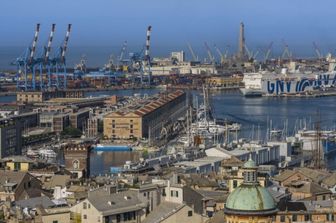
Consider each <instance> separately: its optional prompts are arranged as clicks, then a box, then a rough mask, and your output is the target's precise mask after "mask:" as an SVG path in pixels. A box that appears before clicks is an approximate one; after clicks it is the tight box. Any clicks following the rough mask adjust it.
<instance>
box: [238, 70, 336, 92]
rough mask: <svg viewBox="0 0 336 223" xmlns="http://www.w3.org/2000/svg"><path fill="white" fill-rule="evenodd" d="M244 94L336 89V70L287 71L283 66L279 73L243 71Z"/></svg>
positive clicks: (242, 90)
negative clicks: (323, 71)
mask: <svg viewBox="0 0 336 223" xmlns="http://www.w3.org/2000/svg"><path fill="white" fill-rule="evenodd" d="M243 82H244V85H245V86H244V88H241V89H240V91H241V93H242V94H243V95H244V96H247V97H249V96H281V95H296V94H302V93H307V92H313V91H326V90H329V89H334V90H336V88H335V86H336V72H335V71H332V72H325V73H322V72H311V71H310V72H299V71H294V72H288V71H287V69H286V68H283V69H282V70H281V72H280V73H277V72H269V71H260V72H256V73H245V74H244V78H243Z"/></svg>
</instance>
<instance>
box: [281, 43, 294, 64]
mask: <svg viewBox="0 0 336 223" xmlns="http://www.w3.org/2000/svg"><path fill="white" fill-rule="evenodd" d="M282 42H283V44H284V51H283V52H282V55H281V58H282V59H285V58H287V59H291V58H292V53H291V52H290V51H289V47H288V44H287V43H286V42H285V41H284V40H282Z"/></svg>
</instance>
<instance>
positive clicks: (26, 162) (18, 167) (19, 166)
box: [2, 156, 34, 171]
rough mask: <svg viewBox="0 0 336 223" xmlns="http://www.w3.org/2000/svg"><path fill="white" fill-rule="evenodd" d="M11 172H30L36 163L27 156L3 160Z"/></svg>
mask: <svg viewBox="0 0 336 223" xmlns="http://www.w3.org/2000/svg"><path fill="white" fill-rule="evenodd" d="M2 160H3V161H4V163H5V166H6V167H7V168H8V169H9V170H15V171H29V170H31V168H32V166H33V164H34V161H33V160H32V159H29V158H28V157H25V156H10V157H6V158H4V159H2Z"/></svg>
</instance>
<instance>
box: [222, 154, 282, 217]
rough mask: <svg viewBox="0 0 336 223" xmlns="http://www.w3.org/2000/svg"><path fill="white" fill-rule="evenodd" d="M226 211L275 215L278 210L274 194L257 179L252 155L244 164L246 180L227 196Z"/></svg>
mask: <svg viewBox="0 0 336 223" xmlns="http://www.w3.org/2000/svg"><path fill="white" fill-rule="evenodd" d="M224 212H225V213H226V214H239V215H273V214H275V213H276V212H277V208H276V204H275V202H274V199H273V197H272V195H271V194H270V192H269V191H268V190H267V189H265V188H264V187H262V186H261V185H260V184H259V182H258V180H257V165H256V163H255V162H254V161H253V160H252V158H251V155H250V159H249V160H248V161H247V162H246V163H245V164H244V181H243V183H242V184H241V185H240V186H239V187H237V188H236V189H235V190H234V191H233V192H232V193H231V194H230V195H229V197H228V198H227V200H226V204H225V209H224Z"/></svg>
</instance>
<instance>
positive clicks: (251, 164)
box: [244, 158, 257, 168]
mask: <svg viewBox="0 0 336 223" xmlns="http://www.w3.org/2000/svg"><path fill="white" fill-rule="evenodd" d="M244 168H257V165H256V163H255V162H254V161H253V160H252V159H251V158H250V159H249V160H248V161H247V162H245V163H244Z"/></svg>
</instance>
